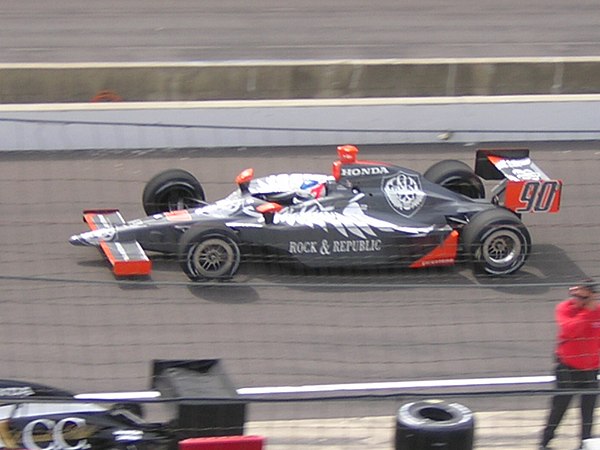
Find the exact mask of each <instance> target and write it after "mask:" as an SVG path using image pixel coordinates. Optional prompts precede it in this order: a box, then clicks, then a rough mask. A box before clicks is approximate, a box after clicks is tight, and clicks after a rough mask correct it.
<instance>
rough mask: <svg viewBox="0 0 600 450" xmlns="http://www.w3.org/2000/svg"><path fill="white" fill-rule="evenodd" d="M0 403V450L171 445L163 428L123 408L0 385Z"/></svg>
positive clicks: (17, 384)
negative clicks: (0, 400) (1, 398)
mask: <svg viewBox="0 0 600 450" xmlns="http://www.w3.org/2000/svg"><path fill="white" fill-rule="evenodd" d="M0 397H3V398H4V399H5V400H3V401H2V404H1V405H0V448H6V449H30V450H59V449H64V450H84V449H89V448H92V449H122V450H125V449H131V450H133V449H138V450H142V449H148V450H150V449H152V450H161V449H165V450H167V449H169V448H172V443H173V441H174V437H173V435H172V434H171V433H169V432H168V431H166V430H165V429H164V428H163V426H162V425H161V424H152V423H147V422H145V421H144V420H143V419H142V418H141V417H140V416H138V415H137V414H135V413H134V412H132V411H131V410H130V409H129V408H127V407H124V406H123V405H120V406H119V405H105V404H101V403H88V402H84V401H77V400H76V398H75V395H74V394H72V393H71V392H68V391H65V390H61V389H55V388H52V387H50V386H45V385H42V384H36V383H29V382H25V381H15V380H0ZM40 398H43V399H45V400H46V401H41V400H40Z"/></svg>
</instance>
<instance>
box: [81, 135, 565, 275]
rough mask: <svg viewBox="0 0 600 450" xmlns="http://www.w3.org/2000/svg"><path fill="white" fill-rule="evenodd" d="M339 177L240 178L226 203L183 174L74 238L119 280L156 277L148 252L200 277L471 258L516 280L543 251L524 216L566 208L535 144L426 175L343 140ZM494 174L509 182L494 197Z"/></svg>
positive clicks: (168, 174)
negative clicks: (367, 157) (135, 207)
mask: <svg viewBox="0 0 600 450" xmlns="http://www.w3.org/2000/svg"><path fill="white" fill-rule="evenodd" d="M337 153H338V158H337V159H336V160H335V161H334V162H333V167H332V172H331V173H330V174H313V173H291V174H276V175H268V176H265V177H260V178H255V177H254V171H253V169H246V170H244V171H242V172H241V173H240V174H239V175H238V177H237V178H236V183H237V188H236V189H235V190H234V191H233V192H232V193H231V194H230V195H229V196H227V197H226V198H224V199H221V200H218V201H216V202H214V203H207V202H206V200H205V195H204V190H203V188H202V185H201V184H200V182H199V181H198V180H197V179H196V177H195V176H193V175H192V174H191V173H189V172H187V171H185V170H181V169H171V170H167V171H164V172H162V173H159V174H158V175H156V176H155V177H153V178H152V179H151V180H150V181H149V182H148V183H147V184H146V186H145V188H144V192H143V195H142V203H143V207H144V210H145V212H146V214H147V216H146V217H143V218H139V219H135V220H131V221H126V220H125V219H124V218H123V217H122V215H121V214H120V212H119V211H118V210H116V209H115V210H86V211H84V214H83V217H84V221H85V222H86V223H87V224H88V225H89V227H90V228H91V231H87V232H84V233H81V234H77V235H74V236H72V237H71V238H70V243H71V244H74V245H86V246H97V247H100V248H101V249H102V250H103V252H104V253H105V255H106V256H107V258H108V260H109V261H110V262H111V264H112V266H113V272H114V274H115V275H116V276H135V275H148V274H150V272H151V267H152V262H151V260H150V258H149V257H148V256H147V253H146V252H161V253H166V254H174V255H176V256H177V258H178V260H179V262H180V264H181V267H182V269H183V271H184V272H185V273H186V274H187V276H188V277H189V278H190V279H191V280H194V281H199V280H220V279H226V278H230V277H232V276H233V275H235V273H236V272H237V271H238V268H239V265H240V262H242V261H243V260H244V259H243V258H246V259H248V258H253V257H254V256H256V255H261V256H262V257H264V258H262V259H267V260H274V261H283V260H290V259H292V260H294V261H299V262H300V263H302V264H304V265H306V266H309V267H314V268H321V267H367V266H399V267H410V268H424V267H432V266H449V265H453V264H455V263H456V262H457V261H462V260H465V261H467V262H470V263H471V264H472V265H473V267H474V269H475V270H476V271H477V272H483V273H486V274H489V275H508V274H512V273H514V272H516V271H517V270H519V269H520V268H521V267H522V266H523V264H524V263H525V261H526V260H527V257H528V256H529V254H530V253H531V236H530V233H529V231H528V230H527V228H526V227H525V225H524V224H523V222H522V221H521V215H522V214H523V213H555V212H557V211H559V209H560V199H561V192H562V182H561V181H560V180H555V179H551V178H549V177H548V176H547V175H546V174H545V173H544V172H543V171H542V170H541V169H540V168H539V167H538V166H537V165H536V164H535V163H534V162H533V161H532V160H531V159H530V157H529V150H527V149H481V150H478V151H477V153H476V162H475V169H472V168H471V167H469V166H468V165H467V164H465V163H464V162H462V161H458V160H444V161H440V162H438V163H435V164H434V165H433V166H431V167H430V168H429V169H428V170H427V171H426V172H425V173H424V174H420V173H418V172H416V171H414V170H411V169H408V168H404V167H399V166H396V165H392V164H388V163H384V162H378V161H364V160H360V159H359V158H358V148H357V147H356V146H354V145H341V146H339V147H338V148H337ZM483 180H496V181H499V183H498V184H496V185H495V186H494V187H493V189H492V190H491V194H490V195H489V198H486V185H485V184H484V181H483Z"/></svg>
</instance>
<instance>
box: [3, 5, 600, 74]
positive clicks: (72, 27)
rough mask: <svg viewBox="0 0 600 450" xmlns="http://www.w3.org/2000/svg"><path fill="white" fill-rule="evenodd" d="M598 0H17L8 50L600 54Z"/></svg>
mask: <svg viewBox="0 0 600 450" xmlns="http://www.w3.org/2000/svg"><path fill="white" fill-rule="evenodd" d="M599 14H600V4H598V2H597V1H595V0H571V1H565V0H531V1H527V2H523V1H520V0H505V1H500V2H499V1H497V0H482V1H477V2H472V1H468V0H456V1H451V2H448V1H445V0H402V1H397V0H373V1H363V0H331V1H327V2H323V1H317V0H298V1H294V2H291V1H287V2H281V1H277V0H256V1H240V0H235V1H231V0H204V1H201V2H199V1H195V0H178V1H176V2H169V3H165V2H164V1H162V0H127V1H122V0H103V1H93V2H92V1H88V2H81V1H76V0H55V1H49V2H40V1H37V0H18V1H17V0H8V1H4V2H2V5H1V6H0V62H2V63H17V62H24V63H29V62H99V61H100V62H111V61H124V62H132V61H185V62H187V61H215V60H216V61H222V60H257V59H258V60H271V59H296V60H297V59H357V58H358V59H362V58H432V57H435V58H455V57H515V56H533V57H535V56H594V55H598V49H599V48H600V47H599V44H600V27H599V26H598V17H599Z"/></svg>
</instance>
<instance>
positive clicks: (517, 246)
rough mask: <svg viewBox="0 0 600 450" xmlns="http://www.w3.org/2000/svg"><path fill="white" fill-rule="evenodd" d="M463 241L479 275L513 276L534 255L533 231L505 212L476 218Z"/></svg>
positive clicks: (484, 213) (492, 211)
mask: <svg viewBox="0 0 600 450" xmlns="http://www.w3.org/2000/svg"><path fill="white" fill-rule="evenodd" d="M461 238H462V243H463V246H464V250H465V253H466V256H467V258H469V260H470V261H472V263H473V266H474V269H475V271H476V272H481V273H487V274H490V275H509V274H511V273H514V272H516V271H517V270H519V269H520V268H521V266H523V264H525V261H526V260H527V258H528V257H529V254H530V253H531V236H530V234H529V231H528V230H527V228H526V227H525V225H523V222H521V220H520V219H519V217H517V215H516V214H514V213H513V212H512V211H509V210H507V209H504V208H494V209H487V210H485V211H481V212H478V213H477V214H475V215H474V216H473V217H471V220H470V221H469V223H467V224H466V225H465V227H464V228H463V231H462V234H461Z"/></svg>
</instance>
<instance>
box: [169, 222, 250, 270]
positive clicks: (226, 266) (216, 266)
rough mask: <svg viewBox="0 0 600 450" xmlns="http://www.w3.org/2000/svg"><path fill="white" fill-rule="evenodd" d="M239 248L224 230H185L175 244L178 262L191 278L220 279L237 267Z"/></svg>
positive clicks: (232, 237) (234, 239) (231, 236)
mask: <svg viewBox="0 0 600 450" xmlns="http://www.w3.org/2000/svg"><path fill="white" fill-rule="evenodd" d="M240 260H241V253H240V248H239V246H238V243H237V239H236V237H235V235H234V234H233V233H231V232H230V231H229V230H226V229H222V230H221V229H213V230H205V229H194V228H191V229H189V230H188V231H186V232H185V233H184V235H183V237H182V238H181V241H180V243H179V262H180V265H181V268H182V269H183V271H184V272H185V274H186V275H187V276H188V277H189V279H190V280H192V281H200V280H223V279H228V278H231V277H232V276H233V275H234V274H235V273H236V272H237V270H238V268H239V265H240Z"/></svg>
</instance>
